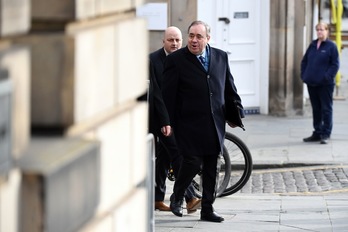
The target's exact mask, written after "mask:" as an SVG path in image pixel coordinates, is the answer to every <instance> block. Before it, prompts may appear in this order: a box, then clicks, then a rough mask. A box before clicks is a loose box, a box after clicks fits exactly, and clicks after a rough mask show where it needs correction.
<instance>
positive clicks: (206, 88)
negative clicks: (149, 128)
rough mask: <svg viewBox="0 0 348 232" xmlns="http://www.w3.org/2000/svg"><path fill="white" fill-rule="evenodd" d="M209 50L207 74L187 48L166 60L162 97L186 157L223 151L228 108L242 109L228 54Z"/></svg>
mask: <svg viewBox="0 0 348 232" xmlns="http://www.w3.org/2000/svg"><path fill="white" fill-rule="evenodd" d="M208 47H209V45H208ZM209 49H210V50H209V51H210V52H209V55H210V58H209V60H210V63H209V69H208V71H205V69H204V68H203V66H202V65H201V63H200V62H199V60H198V59H197V57H196V56H195V55H194V54H192V53H190V51H189V50H188V48H187V47H184V48H182V49H180V50H178V51H176V52H173V53H172V54H170V55H169V56H167V58H166V60H165V66H164V73H163V80H162V96H163V100H164V102H165V104H166V107H167V110H168V113H169V117H170V120H171V125H172V127H173V130H174V132H175V137H176V140H177V144H178V147H179V150H180V152H181V153H182V154H183V155H196V156H201V155H216V154H218V153H219V152H221V151H222V147H223V141H224V137H225V129H226V128H225V125H226V116H225V113H226V108H225V107H226V106H228V107H230V106H231V107H232V106H233V107H234V105H235V103H234V101H236V102H237V103H238V105H239V106H240V107H242V105H241V99H240V97H239V95H238V93H237V89H236V87H235V85H234V79H233V76H232V74H231V73H230V68H229V64H228V56H227V53H226V52H224V51H222V50H219V49H216V48H212V47H209ZM235 117H236V118H238V115H237V114H236V115H235ZM229 121H232V122H234V119H233V118H230V119H229Z"/></svg>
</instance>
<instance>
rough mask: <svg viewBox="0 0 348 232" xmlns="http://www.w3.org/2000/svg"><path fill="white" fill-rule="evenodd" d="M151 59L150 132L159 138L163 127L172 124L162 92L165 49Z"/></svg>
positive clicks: (154, 54)
mask: <svg viewBox="0 0 348 232" xmlns="http://www.w3.org/2000/svg"><path fill="white" fill-rule="evenodd" d="M149 58H150V63H149V65H150V67H149V70H150V73H149V75H150V86H149V93H150V94H149V132H150V133H152V134H154V135H156V136H158V135H159V133H161V127H163V126H166V125H169V124H170V122H169V116H168V113H167V109H166V106H165V104H164V102H163V99H162V92H161V84H162V79H163V78H162V74H163V65H164V60H165V59H166V53H165V52H164V48H160V49H158V50H157V51H154V52H153V53H151V54H150V56H149Z"/></svg>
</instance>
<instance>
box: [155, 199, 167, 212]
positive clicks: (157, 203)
mask: <svg viewBox="0 0 348 232" xmlns="http://www.w3.org/2000/svg"><path fill="white" fill-rule="evenodd" d="M156 209H158V210H159V211H170V207H169V206H168V205H166V204H165V203H164V202H163V201H155V210H156Z"/></svg>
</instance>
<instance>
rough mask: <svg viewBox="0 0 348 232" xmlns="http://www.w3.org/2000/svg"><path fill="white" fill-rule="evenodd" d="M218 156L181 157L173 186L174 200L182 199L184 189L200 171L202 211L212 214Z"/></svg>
mask: <svg viewBox="0 0 348 232" xmlns="http://www.w3.org/2000/svg"><path fill="white" fill-rule="evenodd" d="M219 159H220V156H219V155H210V156H189V155H184V156H183V162H182V164H181V168H180V171H179V174H178V178H177V179H176V181H175V184H174V196H175V199H182V198H183V196H184V193H185V189H186V188H187V187H188V186H189V185H190V184H191V182H192V179H193V178H194V177H195V175H196V174H197V173H198V172H199V171H200V170H201V167H202V178H203V186H202V187H203V195H202V211H203V212H213V211H214V209H213V203H214V201H215V197H216V183H217V177H218V175H217V174H218V173H217V172H218V163H219V162H218V161H219Z"/></svg>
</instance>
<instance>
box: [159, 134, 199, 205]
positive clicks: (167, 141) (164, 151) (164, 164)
mask: <svg viewBox="0 0 348 232" xmlns="http://www.w3.org/2000/svg"><path fill="white" fill-rule="evenodd" d="M157 140H159V141H157V142H156V167H155V182H156V186H155V201H163V200H164V197H165V193H166V178H167V174H168V170H169V168H170V167H172V168H173V171H174V176H175V177H176V178H177V176H178V172H179V169H180V166H181V163H182V160H183V158H182V156H180V155H179V153H178V148H177V146H176V141H175V137H174V135H171V136H169V137H165V136H163V135H160V136H159V138H158V139H157ZM193 197H195V192H194V188H193V186H192V185H191V184H190V185H189V186H188V188H187V190H186V191H185V200H186V202H187V201H189V200H191V199H192V198H193Z"/></svg>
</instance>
